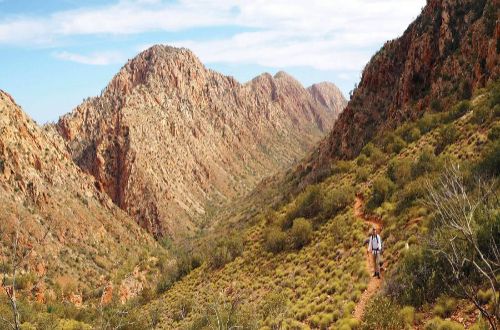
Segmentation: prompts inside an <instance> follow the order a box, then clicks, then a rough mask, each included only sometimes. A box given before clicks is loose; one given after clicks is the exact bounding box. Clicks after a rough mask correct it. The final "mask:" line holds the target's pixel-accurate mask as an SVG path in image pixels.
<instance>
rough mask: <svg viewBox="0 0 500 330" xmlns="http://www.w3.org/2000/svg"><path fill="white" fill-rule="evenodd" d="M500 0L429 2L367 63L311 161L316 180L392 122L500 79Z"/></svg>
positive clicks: (393, 124)
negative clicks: (344, 107)
mask: <svg viewBox="0 0 500 330" xmlns="http://www.w3.org/2000/svg"><path fill="white" fill-rule="evenodd" d="M498 8H499V2H498V0H465V1H462V0H460V1H459V0H429V1H428V2H427V5H426V6H425V7H424V8H423V11H422V13H421V14H420V15H419V17H418V18H417V19H416V20H415V21H414V22H413V23H412V24H411V25H410V26H409V27H408V28H407V30H406V31H405V32H404V34H403V35H402V36H401V37H400V38H398V39H395V40H391V41H388V42H386V44H385V45H384V46H383V47H382V49H380V51H378V52H377V53H376V54H375V55H374V56H373V57H372V59H371V60H370V62H369V63H368V64H367V65H366V67H365V68H364V70H363V74H362V78H361V81H360V83H359V85H358V86H357V88H356V89H355V90H354V93H353V95H352V98H351V100H350V102H349V104H348V106H347V107H346V109H345V111H344V112H343V113H342V114H341V115H340V117H339V119H338V121H337V122H336V124H335V126H334V128H333V130H332V132H331V134H329V136H328V137H327V138H326V139H324V140H323V141H322V142H321V144H320V146H319V148H318V149H317V150H316V151H315V152H314V154H313V156H312V157H311V158H310V159H309V161H308V162H309V165H307V166H305V167H304V168H305V169H306V170H305V171H306V172H308V173H310V174H311V175H309V176H308V177H309V178H311V177H312V176H314V175H315V174H317V173H318V172H320V171H321V170H322V169H324V168H325V167H328V166H329V163H330V161H331V160H332V159H338V158H352V157H354V156H355V155H357V153H359V151H360V150H361V148H362V147H363V146H364V144H365V143H366V142H367V141H368V140H369V139H370V138H372V137H373V136H375V135H376V134H377V133H379V132H381V131H382V130H384V129H386V128H388V127H395V126H396V125H398V124H400V123H402V122H404V121H406V120H409V119H412V118H417V117H419V116H421V115H422V114H423V113H424V112H425V111H428V110H430V109H431V108H434V109H433V111H439V108H442V107H445V106H446V105H448V104H452V103H453V102H454V101H456V100H460V99H464V98H469V97H470V96H471V94H472V93H473V92H474V91H475V90H476V89H478V88H481V87H483V86H485V85H486V84H487V83H488V82H490V81H495V80H497V79H498V78H499V75H500V67H499V65H498V64H499V63H498V62H499V56H498V55H499V52H500V41H499V37H500V24H499V21H498V18H499V11H498Z"/></svg>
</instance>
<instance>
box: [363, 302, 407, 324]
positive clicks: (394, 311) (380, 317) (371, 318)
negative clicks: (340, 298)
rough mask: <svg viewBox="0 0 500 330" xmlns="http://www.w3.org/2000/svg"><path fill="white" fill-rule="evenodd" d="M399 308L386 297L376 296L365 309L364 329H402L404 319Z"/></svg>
mask: <svg viewBox="0 0 500 330" xmlns="http://www.w3.org/2000/svg"><path fill="white" fill-rule="evenodd" d="M404 316H405V315H403V314H402V310H401V307H400V306H399V305H398V304H396V303H395V302H393V301H392V300H391V299H389V298H388V297H386V296H382V295H380V296H376V297H375V298H374V299H373V300H372V301H370V302H369V303H368V305H367V307H366V310H365V315H364V321H365V328H366V329H394V330H395V329H404V328H405V319H404Z"/></svg>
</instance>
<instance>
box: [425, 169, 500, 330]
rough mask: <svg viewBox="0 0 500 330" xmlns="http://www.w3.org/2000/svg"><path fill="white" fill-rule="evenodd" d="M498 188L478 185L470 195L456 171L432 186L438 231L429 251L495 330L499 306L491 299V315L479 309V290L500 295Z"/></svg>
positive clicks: (430, 200) (499, 314)
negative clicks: (441, 260)
mask: <svg viewBox="0 0 500 330" xmlns="http://www.w3.org/2000/svg"><path fill="white" fill-rule="evenodd" d="M495 184H496V182H494V181H493V182H490V183H489V184H486V183H485V182H483V181H481V180H480V179H477V180H476V184H475V188H476V189H474V191H470V190H469V189H467V186H466V184H465V180H464V178H463V177H462V175H461V173H460V171H459V167H458V166H450V167H449V168H448V169H446V170H445V172H444V173H443V175H442V176H441V178H440V179H439V180H438V182H437V184H436V185H432V184H431V183H428V191H429V198H428V204H429V206H430V207H432V208H433V209H434V210H435V216H436V220H437V226H436V230H435V234H434V235H433V237H432V239H431V242H430V244H431V247H432V248H433V249H434V251H435V252H437V253H438V255H440V256H441V257H443V258H444V259H445V260H446V262H447V263H448V265H449V266H450V269H451V275H452V277H453V278H454V279H455V281H456V283H455V284H456V286H453V287H451V285H450V289H451V290H453V291H456V290H457V289H456V288H458V290H459V292H458V293H459V294H462V295H464V296H465V298H467V299H468V300H469V301H471V302H472V303H473V304H474V305H475V306H476V308H477V309H478V310H479V311H480V312H481V314H482V315H483V316H484V317H485V318H486V319H487V320H488V322H489V323H490V326H491V327H492V329H495V330H496V329H497V321H498V319H500V313H499V302H498V297H497V295H496V294H493V297H492V309H491V310H489V309H488V308H485V307H484V306H483V305H482V304H481V300H480V299H479V298H478V292H479V288H480V287H481V286H483V285H485V283H486V285H488V286H489V287H490V289H491V290H492V291H493V292H494V293H495V292H498V290H499V289H500V287H499V283H498V281H497V276H496V275H497V274H498V273H499V272H500V252H499V251H500V249H499V247H500V218H499V217H498V213H497V212H498V209H499V207H500V203H499V199H498V196H496V195H495V193H494V187H495Z"/></svg>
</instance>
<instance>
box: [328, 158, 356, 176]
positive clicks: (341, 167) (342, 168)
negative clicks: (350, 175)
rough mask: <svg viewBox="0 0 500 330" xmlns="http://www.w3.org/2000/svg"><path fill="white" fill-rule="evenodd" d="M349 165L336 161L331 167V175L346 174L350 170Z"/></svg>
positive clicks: (346, 162)
mask: <svg viewBox="0 0 500 330" xmlns="http://www.w3.org/2000/svg"><path fill="white" fill-rule="evenodd" d="M351 167H352V166H351V163H350V162H348V161H345V160H338V161H337V162H336V163H335V164H334V165H333V166H332V173H333V174H339V173H347V172H349V171H350V169H351Z"/></svg>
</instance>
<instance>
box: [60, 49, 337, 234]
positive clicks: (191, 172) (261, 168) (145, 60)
mask: <svg viewBox="0 0 500 330" xmlns="http://www.w3.org/2000/svg"><path fill="white" fill-rule="evenodd" d="M312 90H313V91H314V92H309V91H308V90H307V89H305V88H304V87H303V86H302V85H301V84H300V83H299V82H297V81H296V80H295V79H294V78H292V77H291V76H289V75H287V74H286V73H284V72H280V73H278V74H276V75H275V76H274V77H273V76H271V75H269V74H263V75H261V76H258V77H256V78H255V79H253V80H252V81H250V82H248V83H246V84H240V83H238V82H237V81H236V80H235V79H234V78H232V77H228V76H223V75H221V74H218V73H216V72H214V71H211V70H208V69H206V68H205V67H204V66H203V64H201V63H200V61H199V60H198V59H197V58H196V56H194V55H193V54H192V53H191V52H190V51H188V50H186V49H176V48H172V47H165V46H154V47H152V48H150V49H148V50H146V51H145V52H143V53H141V54H139V55H138V56H137V57H136V58H134V59H133V60H131V61H129V62H128V63H127V64H126V65H125V66H124V67H123V68H122V70H121V71H120V72H119V73H118V74H117V75H116V76H115V77H114V78H113V80H112V81H111V82H110V84H109V85H108V87H107V88H106V89H105V90H104V92H103V93H102V95H101V96H100V97H97V98H92V99H89V100H87V101H85V102H84V103H83V104H82V105H80V106H79V107H78V108H77V109H75V110H74V111H73V112H72V113H70V114H68V115H66V116H64V117H62V118H61V119H60V120H59V123H58V125H57V128H58V130H59V132H60V133H61V135H62V136H63V137H64V138H65V139H66V140H67V141H68V144H69V147H70V152H71V154H72V155H73V158H74V160H75V161H76V163H77V164H78V165H79V166H80V167H81V168H82V169H84V170H85V171H87V172H89V173H91V174H92V175H93V176H94V177H95V178H96V180H97V185H98V187H99V188H102V190H103V191H105V192H106V193H107V194H108V195H109V196H110V197H111V198H112V200H113V201H114V202H115V203H116V204H117V205H119V206H120V207H121V208H122V209H124V210H126V211H127V212H128V213H129V214H130V215H132V216H133V217H135V218H136V220H137V221H138V222H139V224H141V226H143V227H144V228H147V230H148V231H150V232H151V233H153V234H154V235H155V236H157V237H158V236H163V235H165V234H168V235H170V236H173V237H177V236H179V235H183V234H189V233H190V232H192V231H193V230H194V229H196V228H197V227H198V226H199V225H200V222H201V221H203V220H204V219H206V218H207V211H209V210H210V209H212V208H213V207H217V205H220V204H222V203H225V202H226V201H228V200H230V199H233V198H235V197H237V196H240V195H242V194H245V193H246V192H248V191H249V190H250V189H251V188H252V187H254V185H255V184H256V183H257V182H258V181H259V180H261V179H262V178H263V177H265V176H268V175H270V174H272V173H273V172H275V171H277V170H279V169H282V168H284V167H286V166H289V165H290V164H292V163H293V162H294V161H295V160H297V159H300V158H301V157H303V156H304V155H305V153H306V152H307V151H308V150H310V148H312V146H313V145H314V144H315V143H316V142H317V141H318V140H319V139H320V138H321V137H322V136H323V135H324V134H326V132H327V131H328V130H330V129H331V127H332V126H333V122H334V120H335V118H336V117H337V115H338V113H339V112H340V111H341V110H342V109H343V107H344V105H345V100H344V98H343V97H342V94H341V93H340V92H339V90H338V89H337V88H336V87H335V86H333V85H328V84H325V85H322V86H321V87H313V88H312Z"/></svg>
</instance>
